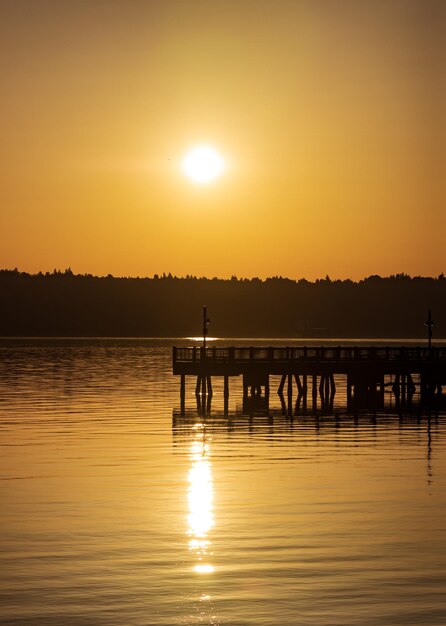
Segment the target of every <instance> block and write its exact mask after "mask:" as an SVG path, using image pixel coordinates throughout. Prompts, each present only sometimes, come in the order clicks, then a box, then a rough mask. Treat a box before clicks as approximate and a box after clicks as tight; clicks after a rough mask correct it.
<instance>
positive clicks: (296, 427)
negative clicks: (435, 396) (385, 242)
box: [0, 339, 446, 626]
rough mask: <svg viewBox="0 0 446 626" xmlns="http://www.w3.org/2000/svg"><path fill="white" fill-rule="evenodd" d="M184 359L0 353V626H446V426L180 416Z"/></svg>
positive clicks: (239, 413) (73, 349)
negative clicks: (176, 366)
mask: <svg viewBox="0 0 446 626" xmlns="http://www.w3.org/2000/svg"><path fill="white" fill-rule="evenodd" d="M190 343H191V342H190V341H186V340H173V339H172V340H166V339H165V340H149V339H135V340H118V339H96V340H91V339H79V340H64V339H41V340H37V339H28V340H25V339H22V340H13V339H2V340H0V445H1V458H0V478H1V480H0V490H1V491H0V502H1V510H0V521H1V528H0V531H1V553H0V583H1V585H0V588H1V590H0V624H2V625H11V626H12V625H15V626H18V625H26V626H28V625H29V626H37V625H39V626H65V625H67V626H95V625H98V626H99V625H100V626H114V625H119V626H143V625H145V626H149V625H153V626H158V625H166V626H173V625H176V624H205V625H207V624H228V625H231V626H249V625H254V624H256V625H264V626H266V625H268V626H276V625H277V626H282V625H283V626H288V625H293V626H294V625H299V626H310V625H311V626H313V625H314V626H338V625H339V626H350V625H351V626H353V625H354V626H375V625H376V626H395V625H398V624H402V625H403V624H404V625H405V626H411V625H415V624H417V625H418V624H419V625H420V626H433V625H436V626H444V625H445V624H446V523H445V519H446V412H445V411H444V410H439V411H437V412H432V413H431V414H430V416H429V415H428V414H427V413H426V412H422V413H421V415H420V414H419V411H418V410H417V409H416V407H414V410H413V411H412V412H409V411H404V412H400V411H399V410H398V409H397V407H396V406H395V402H394V398H393V396H392V392H391V389H390V387H389V388H387V391H386V394H385V405H386V407H387V408H386V410H385V411H382V410H380V411H378V412H377V413H376V414H374V413H372V412H371V411H361V412H360V413H359V414H358V415H357V416H356V417H354V416H352V415H349V414H348V413H347V412H346V409H345V386H343V383H342V381H341V380H339V381H337V383H338V384H337V387H338V392H337V394H336V397H335V403H334V408H333V413H332V414H331V415H319V414H318V415H314V414H312V411H311V410H309V411H308V413H307V415H305V416H295V417H294V418H293V419H290V418H289V417H287V416H286V415H283V414H282V412H281V403H280V400H279V398H278V396H277V394H276V393H275V387H274V386H272V388H271V398H270V407H269V411H268V414H260V415H255V413H256V411H255V410H253V411H252V413H253V415H251V416H247V415H244V414H243V410H242V408H243V407H242V383H241V380H232V379H231V383H230V385H231V395H230V401H229V416H228V417H225V416H224V415H223V391H222V383H221V382H218V381H216V382H215V383H214V396H213V399H212V406H211V409H210V414H207V415H199V414H198V412H197V404H196V399H195V384H194V382H193V381H192V379H188V381H187V388H186V394H187V395H186V414H185V415H181V414H180V410H179V409H180V399H179V380H178V379H177V378H176V377H174V376H172V373H171V369H172V363H171V360H172V346H173V345H190ZM229 343H232V344H235V343H236V344H242V343H243V342H241V341H240V340H234V341H233V342H229ZM269 343H271V340H262V341H257V342H255V341H253V340H250V341H249V342H245V344H246V345H249V344H250V345H267V344H269ZM287 343H290V342H289V341H288V342H286V341H284V342H276V344H277V345H286V344H287ZM295 343H296V342H295ZM300 343H301V345H302V344H308V345H310V344H311V342H309V341H305V342H300ZM318 343H324V344H327V343H328V342H327V341H326V340H322V341H321V340H318ZM336 343H340V340H336ZM354 343H356V344H357V345H360V344H359V342H354ZM370 343H371V342H367V341H366V342H364V345H370ZM385 343H389V342H385ZM219 344H220V345H224V342H219ZM275 384H276V383H275V382H274V385H275ZM443 393H444V391H443ZM415 403H416V398H415ZM259 413H262V411H259ZM263 413H265V412H263Z"/></svg>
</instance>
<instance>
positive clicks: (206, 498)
mask: <svg viewBox="0 0 446 626" xmlns="http://www.w3.org/2000/svg"><path fill="white" fill-rule="evenodd" d="M194 429H195V431H196V432H195V438H194V441H193V442H192V445H191V451H190V458H191V460H192V466H191V468H190V470H189V475H188V481H189V488H188V494H187V497H188V503H189V514H188V518H187V521H188V533H187V534H188V536H189V537H190V539H189V550H191V552H192V553H193V554H194V556H195V560H196V563H195V565H194V568H193V569H194V571H195V572H196V573H197V574H211V573H212V572H213V571H214V566H213V565H211V564H210V563H209V556H211V555H212V552H210V545H211V543H210V541H209V539H208V533H209V531H210V529H211V528H212V527H213V525H214V513H213V497H214V488H213V484H212V467H211V462H210V460H209V456H210V448H209V443H207V442H206V439H205V430H204V426H203V424H196V425H195V427H194Z"/></svg>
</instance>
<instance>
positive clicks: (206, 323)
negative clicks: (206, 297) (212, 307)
mask: <svg viewBox="0 0 446 626" xmlns="http://www.w3.org/2000/svg"><path fill="white" fill-rule="evenodd" d="M210 323H211V320H210V319H209V318H208V312H207V306H206V305H204V307H203V348H206V337H207V335H208V328H209V324H210Z"/></svg>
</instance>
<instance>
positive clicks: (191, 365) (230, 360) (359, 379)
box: [173, 346, 446, 413]
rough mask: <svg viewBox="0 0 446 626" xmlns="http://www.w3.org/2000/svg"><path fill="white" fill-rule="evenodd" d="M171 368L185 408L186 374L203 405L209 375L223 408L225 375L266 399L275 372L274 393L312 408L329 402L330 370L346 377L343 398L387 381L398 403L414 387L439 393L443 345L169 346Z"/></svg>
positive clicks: (379, 390)
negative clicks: (219, 385)
mask: <svg viewBox="0 0 446 626" xmlns="http://www.w3.org/2000/svg"><path fill="white" fill-rule="evenodd" d="M173 373H174V374H175V375H178V376H180V380H181V382H180V399H181V410H182V411H184V408H185V394H186V377H187V376H193V377H194V379H195V392H196V395H197V397H198V396H199V397H201V399H202V402H203V404H204V405H205V404H206V397H207V398H208V399H209V398H211V397H212V395H213V390H212V378H213V377H216V376H218V377H223V380H224V385H223V395H224V410H225V412H226V413H227V410H228V400H229V388H230V385H229V379H230V377H237V376H242V377H243V397H244V398H248V397H254V398H259V399H261V398H265V399H266V400H267V399H268V398H269V394H270V376H280V377H281V378H280V383H279V386H278V389H277V393H278V394H279V396H280V397H281V399H282V400H283V399H284V397H285V394H286V399H287V401H288V407H289V411H292V409H291V407H292V402H293V394H294V392H296V394H297V401H298V402H299V403H301V404H302V405H303V406H304V407H306V405H307V398H308V396H309V395H311V398H312V406H313V409H314V408H316V406H317V402H318V398H319V400H320V403H321V405H323V404H324V403H328V404H329V403H331V404H332V403H333V398H334V396H335V394H336V385H335V375H336V376H339V375H341V376H345V377H346V389H347V401H352V400H353V399H356V400H361V399H367V398H370V397H373V398H377V397H378V398H380V397H381V398H383V397H384V390H385V386H386V385H387V386H390V387H391V388H392V391H393V392H394V394H395V396H396V398H397V399H400V400H401V402H403V403H404V402H406V401H408V400H409V401H410V398H411V397H412V396H413V394H414V393H415V391H418V392H419V393H420V397H421V398H422V399H423V398H425V399H427V400H428V399H430V398H438V397H440V396H441V394H442V386H443V385H445V384H446V348H433V347H422V346H416V347H375V346H371V347H351V346H336V347H324V346H321V347H306V346H299V347H226V348H221V347H216V346H206V347H200V346H194V347H188V348H177V347H174V348H173Z"/></svg>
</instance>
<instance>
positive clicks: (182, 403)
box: [180, 374, 186, 415]
mask: <svg viewBox="0 0 446 626" xmlns="http://www.w3.org/2000/svg"><path fill="white" fill-rule="evenodd" d="M180 411H181V415H184V413H185V411H186V375H185V374H181V379H180Z"/></svg>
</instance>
